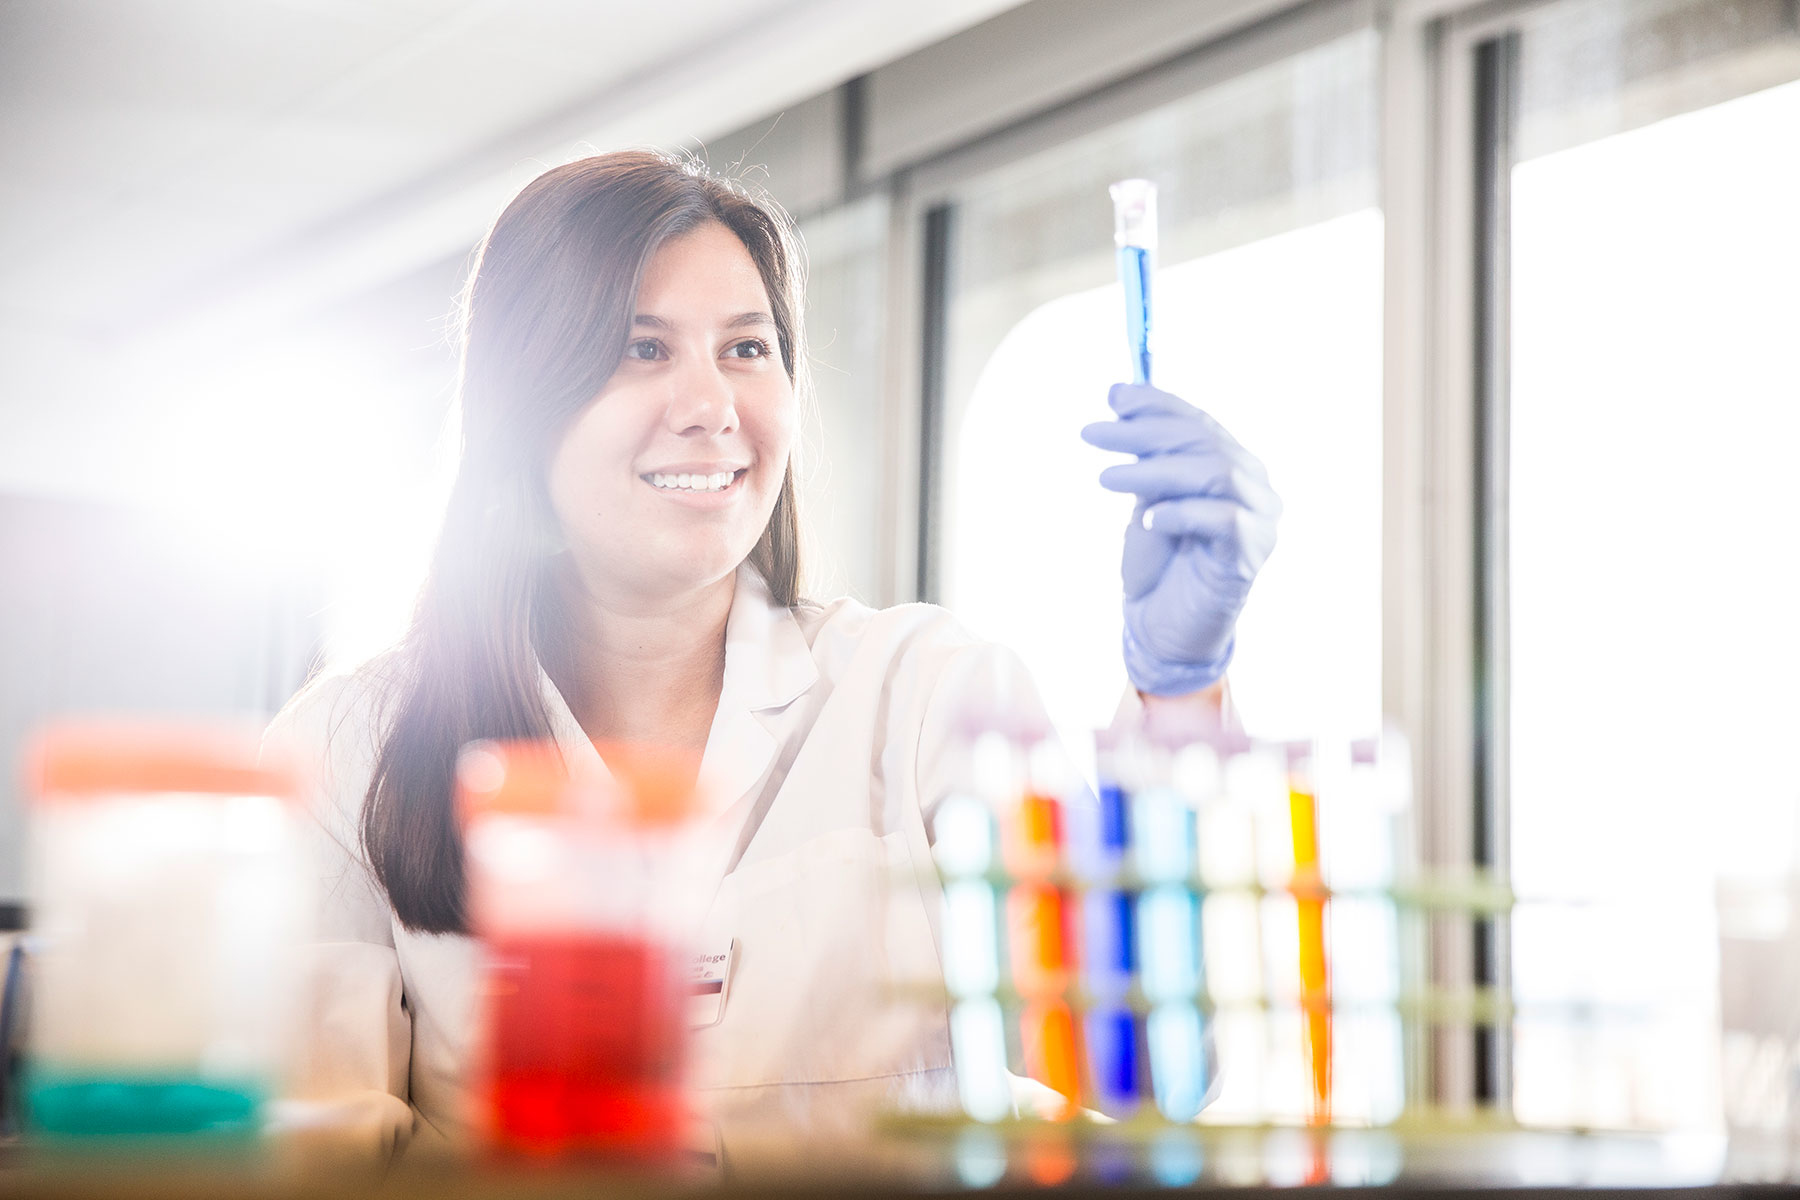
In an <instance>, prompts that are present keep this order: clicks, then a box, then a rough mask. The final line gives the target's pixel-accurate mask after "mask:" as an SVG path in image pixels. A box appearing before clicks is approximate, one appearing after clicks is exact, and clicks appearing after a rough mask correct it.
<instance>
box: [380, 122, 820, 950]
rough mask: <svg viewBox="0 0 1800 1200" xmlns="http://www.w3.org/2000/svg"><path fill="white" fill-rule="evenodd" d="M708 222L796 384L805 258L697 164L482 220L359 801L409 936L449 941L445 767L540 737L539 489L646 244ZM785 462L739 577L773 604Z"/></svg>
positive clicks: (537, 191)
mask: <svg viewBox="0 0 1800 1200" xmlns="http://www.w3.org/2000/svg"><path fill="white" fill-rule="evenodd" d="M709 222H718V223H719V224H722V225H724V226H725V227H726V228H727V229H730V230H731V231H732V233H734V234H736V235H737V237H738V239H739V240H740V241H742V242H743V244H744V248H745V249H746V250H747V251H749V253H750V257H751V258H752V259H753V260H754V261H755V263H756V266H757V269H758V270H759V271H760V272H761V274H762V281H763V286H764V287H765V288H766V289H767V291H768V293H769V303H770V305H771V307H772V310H773V311H772V314H771V315H773V316H774V318H775V326H776V332H777V335H778V337H779V341H780V348H781V361H782V362H783V364H784V365H785V367H786V370H787V373H788V378H789V379H790V380H791V381H792V382H793V383H794V385H795V387H796V388H797V389H799V388H801V387H802V386H803V379H802V376H801V374H800V371H801V362H802V358H801V346H800V338H801V330H800V309H799V304H800V300H799V292H800V258H799V255H798V251H797V243H796V240H795V237H794V232H793V226H792V223H791V222H790V221H789V220H788V218H787V217H786V215H785V214H784V213H783V212H782V211H781V210H780V209H779V208H778V207H777V206H775V205H774V204H773V203H772V202H770V201H768V200H766V199H761V198H758V197H753V196H752V195H750V194H749V192H748V191H747V190H746V189H745V188H744V187H743V186H742V185H741V184H738V183H735V182H732V181H727V180H722V179H718V178H715V177H713V176H711V175H710V174H708V173H707V172H706V170H705V169H704V168H702V167H700V166H698V165H697V164H694V163H690V162H685V161H681V160H677V159H673V158H669V157H666V156H664V155H661V154H656V153H650V152H645V151H629V152H621V153H615V154H603V155H599V156H596V157H593V158H584V159H581V160H579V161H576V162H572V163H569V164H567V165H565V166H561V167H557V168H556V169H555V170H552V171H548V172H546V173H545V174H543V175H540V176H538V178H537V179H535V180H533V181H532V182H531V183H530V184H529V185H527V186H526V188H525V190H524V191H522V192H520V193H519V195H518V196H517V197H516V198H515V199H514V200H513V202H512V203H511V204H510V205H508V206H507V208H506V211H505V212H503V213H502V214H501V215H500V218H499V220H497V221H496V222H495V223H494V227H493V229H492V230H491V231H490V232H489V233H488V236H487V238H486V240H485V241H484V242H483V243H482V246H481V251H480V254H479V256H478V258H477V260H476V265H475V270H474V272H473V274H472V275H471V277H470V279H469V284H468V287H467V289H466V290H465V292H464V295H463V305H462V331H461V332H462V338H461V340H462V371H461V380H460V384H459V389H458V391H459V400H460V403H461V409H462V458H461V464H460V466H459V469H458V472H457V477H456V483H455V486H454V487H453V489H452V490H451V493H450V498H449V504H448V507H447V510H446V512H445V515H444V525H443V530H442V533H441V534H440V535H439V539H438V543H437V549H436V552H435V554H434V556H433V558H432V562H431V568H430V571H429V573H428V575H427V577H426V581H425V585H424V588H423V589H422V591H421V593H420V596H419V602H418V607H417V609H416V611H415V613H414V616H413V621H412V625H411V627H410V629H409V630H408V632H407V634H406V637H405V638H404V640H403V641H402V642H401V644H400V646H399V648H398V650H397V652H396V654H395V655H394V656H393V658H392V659H391V664H392V667H393V668H394V669H393V670H392V671H391V672H390V673H389V674H388V677H387V684H388V687H387V697H386V702H385V703H384V705H383V725H382V729H383V732H382V734H381V742H380V748H379V751H378V753H377V755H376V760H375V771H374V776H373V778H372V779H371V780H370V783H369V790H368V794H367V795H366V796H365V798H364V802H363V814H362V837H363V845H364V848H365V850H366V851H367V853H368V857H369V862H370V864H371V865H372V866H373V867H374V870H375V874H376V876H377V877H378V878H379V879H380V880H381V883H382V885H383V886H384V887H385V888H386V889H387V894H388V899H389V900H390V901H391V902H392V904H393V906H394V912H395V913H396V914H397V915H398V916H399V918H400V920H401V922H402V923H403V924H404V925H406V926H407V927H408V928H409V929H414V930H418V931H421V932H429V933H459V932H464V931H465V930H466V928H467V921H466V915H465V909H464V905H463V857H462V841H461V838H460V836H459V835H458V832H457V828H456V821H455V815H454V813H453V811H452V809H453V802H452V794H453V789H454V781H455V770H456V756H457V752H458V750H459V749H460V748H461V747H462V746H463V745H464V744H465V743H467V742H470V741H473V740H475V739H477V738H541V739H542V738H549V737H551V725H550V716H549V712H548V710H547V709H546V707H545V703H544V698H543V694H542V692H541V691H540V685H539V675H538V652H539V649H540V648H541V647H543V646H544V645H545V643H546V641H549V642H556V641H558V640H559V639H558V637H557V634H558V632H559V625H560V623H561V619H560V618H559V617H558V616H557V614H556V606H555V603H554V601H555V595H556V591H557V589H556V588H555V587H554V586H553V581H552V577H551V572H552V570H553V569H554V568H553V566H552V564H553V562H554V557H553V549H554V547H555V546H556V545H557V544H558V541H559V539H558V535H557V532H556V531H557V528H558V527H557V524H556V519H555V516H554V514H553V511H552V509H551V506H550V499H549V492H548V490H547V487H546V477H547V474H548V470H549V462H550V458H551V455H552V454H553V453H554V451H555V448H556V445H557V443H558V441H559V440H560V438H561V436H562V434H563V432H564V430H565V429H567V427H568V425H569V423H570V422H571V421H572V420H573V419H574V417H575V416H576V415H577V414H578V413H580V412H581V411H582V409H583V408H585V407H586V406H587V405H588V404H589V403H590V402H591V401H593V399H594V397H595V396H596V395H597V394H598V393H599V392H600V389H601V388H602V386H604V385H605V383H606V381H607V380H608V379H609V378H611V376H612V373H613V371H614V369H615V368H616V367H617V366H618V364H619V360H620V358H621V357H622V355H623V354H624V350H625V345H626V342H627V340H628V337H629V334H630V330H631V322H632V317H633V312H634V309H635V307H636V300H637V293H638V287H639V284H640V282H641V280H642V278H643V274H644V269H645V266H646V265H647V264H648V263H649V261H650V258H651V256H652V255H653V254H655V252H656V250H657V248H658V247H660V246H661V245H662V244H663V243H664V242H666V241H668V240H669V239H670V238H672V237H677V236H679V235H681V234H683V233H687V232H690V231H691V230H693V229H696V228H698V227H700V226H702V225H705V224H707V223H709ZM798 542H799V521H798V514H797V512H796V510H795V494H794V470H793V464H792V463H791V462H790V463H789V465H788V469H787V474H786V476H785V477H784V478H783V480H782V484H781V493H780V495H779V497H778V498H777V500H776V502H775V511H774V514H773V516H772V517H771V518H770V520H769V525H768V528H767V529H765V530H764V531H763V534H762V536H761V538H760V539H759V540H758V542H757V544H756V548H755V549H754V550H753V551H752V552H751V555H750V562H751V564H752V565H753V566H754V567H755V568H756V569H757V570H758V571H759V572H760V573H761V574H762V576H763V578H764V579H765V580H767V582H768V584H769V590H770V592H771V593H772V594H773V596H774V598H775V601H776V603H778V604H785V605H792V604H793V603H795V601H796V599H797V593H798V591H799V574H800V563H799V546H798Z"/></svg>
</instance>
